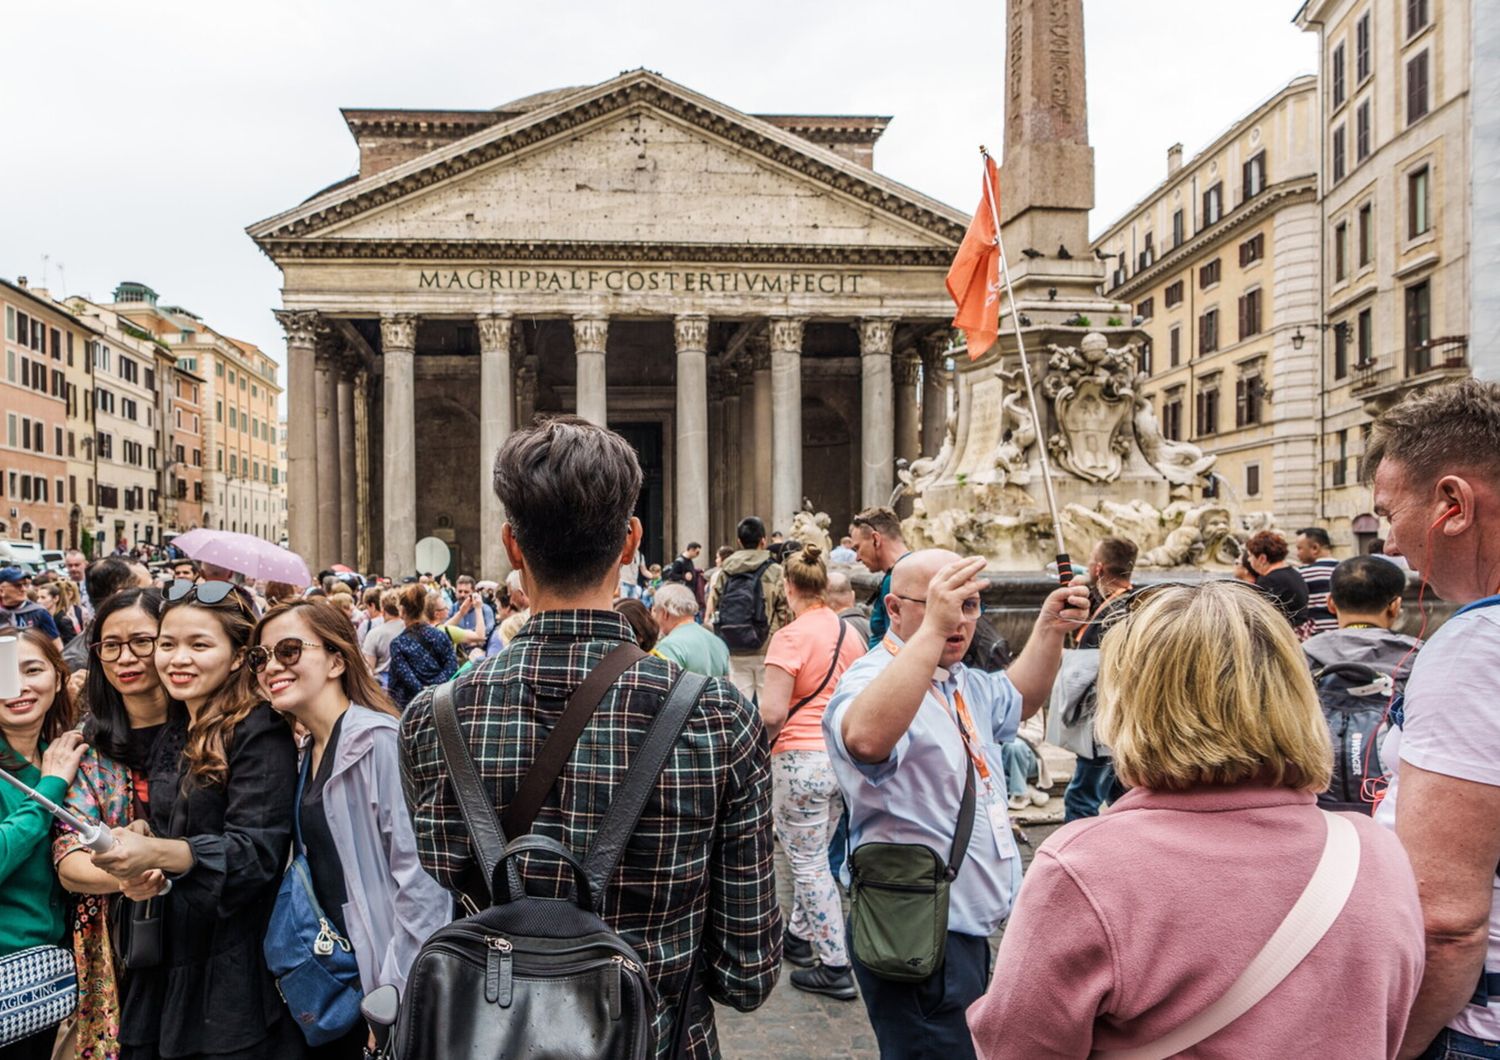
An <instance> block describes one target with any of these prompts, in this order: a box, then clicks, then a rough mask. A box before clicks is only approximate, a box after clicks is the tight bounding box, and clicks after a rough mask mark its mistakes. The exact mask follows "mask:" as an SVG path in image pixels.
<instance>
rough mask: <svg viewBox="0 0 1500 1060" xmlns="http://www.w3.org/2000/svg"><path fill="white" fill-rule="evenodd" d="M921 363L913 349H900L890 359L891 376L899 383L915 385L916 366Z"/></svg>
mask: <svg viewBox="0 0 1500 1060" xmlns="http://www.w3.org/2000/svg"><path fill="white" fill-rule="evenodd" d="M921 363H922V361H921V358H919V357H918V356H917V351H916V350H913V349H905V350H901V351H900V352H898V353H897V354H896V356H895V357H894V358H893V359H892V360H891V376H892V378H893V379H894V380H895V381H896V382H897V383H898V384H900V385H903V386H916V385H917V377H918V371H917V368H918V366H919V365H920V364H921Z"/></svg>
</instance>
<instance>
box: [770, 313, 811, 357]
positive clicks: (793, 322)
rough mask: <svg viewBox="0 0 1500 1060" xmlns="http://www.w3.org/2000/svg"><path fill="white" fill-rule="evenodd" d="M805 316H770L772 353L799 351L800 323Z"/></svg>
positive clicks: (800, 344) (800, 345) (801, 323)
mask: <svg viewBox="0 0 1500 1060" xmlns="http://www.w3.org/2000/svg"><path fill="white" fill-rule="evenodd" d="M806 323H807V318H806V317H772V318H771V350H772V352H773V353H801V352H802V325H804V324H806Z"/></svg>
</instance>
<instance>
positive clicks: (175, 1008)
mask: <svg viewBox="0 0 1500 1060" xmlns="http://www.w3.org/2000/svg"><path fill="white" fill-rule="evenodd" d="M166 595H167V603H166V605H165V607H164V608H163V611H162V618H161V630H160V634H159V636H158V639H157V643H156V659H155V663H156V669H157V672H158V674H159V675H160V677H161V680H162V683H163V684H164V685H165V686H166V688H167V691H168V694H169V695H171V696H172V697H173V698H174V699H177V700H180V701H181V702H182V703H184V704H186V706H187V712H188V725H187V728H186V730H178V731H177V732H176V733H171V732H166V733H163V735H162V738H161V739H159V740H158V741H157V743H156V745H155V746H154V747H153V748H152V752H151V759H150V762H149V765H148V768H147V771H146V772H147V776H148V784H149V790H150V812H149V817H148V822H147V823H148V824H149V828H146V829H144V830H137V829H140V828H141V824H140V822H136V823H135V824H133V825H132V826H131V828H130V829H124V828H116V829H114V835H115V840H116V842H115V846H114V848H113V849H111V850H109V851H107V852H106V853H103V854H96V855H94V864H95V865H97V866H98V867H100V868H102V869H104V870H105V871H107V872H109V873H111V874H112V875H114V876H115V877H116V878H118V879H119V880H120V881H121V885H122V889H123V890H124V892H125V894H126V895H127V896H129V897H131V898H135V899H143V898H149V897H152V896H154V895H160V894H163V893H164V894H165V897H164V899H163V901H162V903H161V905H162V951H163V953H162V961H161V963H160V964H159V965H157V966H155V967H150V968H141V969H132V970H131V971H130V972H129V974H128V975H127V976H126V978H125V984H124V989H123V991H122V999H121V1008H122V1018H121V1028H120V1041H121V1044H122V1046H123V1053H124V1056H125V1057H127V1058H129V1060H136V1058H142V1060H155V1058H156V1057H172V1058H173V1060H178V1058H185V1057H203V1058H213V1060H261V1058H265V1060H273V1058H274V1060H282V1058H296V1057H300V1056H303V1055H304V1054H305V1051H306V1045H305V1043H304V1041H303V1038H302V1035H301V1033H300V1032H299V1031H298V1030H297V1027H296V1025H295V1024H294V1023H293V1022H292V1019H291V1017H290V1015H289V1014H288V1012H287V1009H286V1006H285V1005H284V1004H282V1002H281V998H280V996H279V995H278V994H277V992H276V985H275V982H274V981H273V980H272V978H271V975H270V973H269V972H268V971H267V970H266V965H265V961H264V959H263V957H262V956H261V942H262V939H263V937H264V935H265V930H266V923H267V921H268V919H269V918H270V914H271V907H272V905H273V904H274V902H275V899H276V891H277V887H278V884H279V882H280V879H281V872H282V869H283V867H284V866H285V864H286V858H287V850H288V848H289V846H290V845H291V831H292V816H291V815H292V800H293V796H294V793H295V791H296V786H297V755H296V748H295V746H294V745H293V742H292V733H291V730H290V729H289V728H288V727H287V725H286V723H285V722H284V721H282V720H281V718H280V717H279V716H277V714H276V712H275V711H273V710H272V709H271V707H270V706H269V705H268V704H266V703H264V702H262V701H261V700H260V698H259V697H258V695H257V694H256V692H255V686H254V684H253V682H252V680H251V676H250V672H249V668H248V667H247V666H246V665H245V653H246V649H247V648H248V646H249V641H250V632H251V629H252V627H253V626H254V623H255V617H256V616H255V612H254V608H253V606H252V605H251V603H250V601H249V600H248V599H247V598H246V597H245V595H244V594H243V592H242V591H241V590H239V589H238V588H236V587H234V586H232V585H230V584H229V583H228V582H204V583H202V584H199V585H194V584H192V583H191V582H186V581H178V582H174V583H173V584H172V586H171V587H170V588H169V589H168V590H167V594H166ZM168 881H170V888H169V889H168Z"/></svg>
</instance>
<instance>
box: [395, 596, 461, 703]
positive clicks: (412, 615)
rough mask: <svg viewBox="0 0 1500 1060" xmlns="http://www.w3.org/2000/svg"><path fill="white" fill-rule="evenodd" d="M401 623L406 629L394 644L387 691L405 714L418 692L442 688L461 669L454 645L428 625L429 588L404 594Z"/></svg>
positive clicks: (442, 633)
mask: <svg viewBox="0 0 1500 1060" xmlns="http://www.w3.org/2000/svg"><path fill="white" fill-rule="evenodd" d="M401 620H402V621H403V622H405V623H406V629H405V631H404V632H402V633H398V634H397V635H396V637H395V638H394V639H393V640H392V641H391V664H390V666H389V667H388V668H387V670H386V674H387V675H388V678H389V687H388V688H387V691H389V692H390V694H391V701H392V702H393V703H395V704H396V707H397V709H399V710H405V709H406V705H407V704H408V703H410V702H411V701H412V697H414V696H415V695H416V694H417V693H418V692H420V691H422V689H424V688H431V687H432V686H433V685H438V684H442V683H443V682H444V681H446V680H448V678H450V677H452V676H453V674H454V672H455V671H456V670H457V669H458V658H457V656H455V655H454V654H453V641H452V640H451V639H450V638H449V636H448V634H446V633H444V632H443V631H442V630H440V629H438V628H437V627H436V626H434V625H432V624H431V623H430V622H428V621H427V587H426V586H425V585H421V584H417V583H413V584H411V585H408V586H407V587H406V588H405V589H403V590H401Z"/></svg>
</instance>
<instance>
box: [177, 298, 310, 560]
mask: <svg viewBox="0 0 1500 1060" xmlns="http://www.w3.org/2000/svg"><path fill="white" fill-rule="evenodd" d="M276 319H277V321H279V322H280V324H281V326H282V327H283V328H284V329H285V330H286V360H287V376H286V379H287V386H286V399H287V423H286V496H287V538H288V542H289V544H290V545H291V548H292V551H293V552H295V553H297V554H298V555H299V556H301V557H302V558H303V559H304V560H306V561H307V564H308V566H311V567H316V564H317V559H318V555H317V553H318V439H317V434H316V424H317V420H316V418H315V414H314V405H315V402H314V397H313V392H314V390H315V388H316V370H315V358H316V354H315V352H314V351H315V349H316V342H317V328H318V314H317V313H311V312H303V311H293V310H287V309H278V310H277V311H276ZM207 413H208V414H209V415H212V414H213V410H212V409H207ZM204 456H205V458H206V462H208V466H209V467H212V466H213V464H212V463H211V460H212V456H213V454H211V453H205V454H204ZM220 514H221V515H222V513H220ZM314 573H316V571H314Z"/></svg>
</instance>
